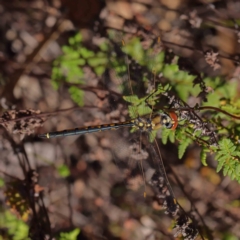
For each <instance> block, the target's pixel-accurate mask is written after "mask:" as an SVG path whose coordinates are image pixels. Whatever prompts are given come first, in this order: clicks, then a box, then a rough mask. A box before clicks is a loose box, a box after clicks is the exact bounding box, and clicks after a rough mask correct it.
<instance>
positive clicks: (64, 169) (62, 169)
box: [57, 164, 70, 178]
mask: <svg viewBox="0 0 240 240" xmlns="http://www.w3.org/2000/svg"><path fill="white" fill-rule="evenodd" d="M57 171H58V174H59V175H60V176H61V177H64V178H65V177H68V176H69V175H70V170H69V168H68V166H66V165H65V164H62V165H60V166H58V167H57Z"/></svg>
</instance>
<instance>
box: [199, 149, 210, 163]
mask: <svg viewBox="0 0 240 240" xmlns="http://www.w3.org/2000/svg"><path fill="white" fill-rule="evenodd" d="M208 151H209V150H208V149H207V148H202V151H201V153H200V159H201V162H202V164H203V165H204V166H207V152H208Z"/></svg>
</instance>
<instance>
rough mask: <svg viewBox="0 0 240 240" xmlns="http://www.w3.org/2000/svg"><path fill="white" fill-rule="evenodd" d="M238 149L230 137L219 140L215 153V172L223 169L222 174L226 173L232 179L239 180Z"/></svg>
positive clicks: (239, 153) (239, 162)
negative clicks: (216, 163)
mask: <svg viewBox="0 0 240 240" xmlns="http://www.w3.org/2000/svg"><path fill="white" fill-rule="evenodd" d="M239 155H240V152H239V149H238V148H237V146H236V145H234V143H233V142H232V141H231V140H230V139H222V140H221V141H219V149H218V150H217V153H216V160H217V161H218V166H217V172H219V171H220V170H222V169H223V175H224V176H226V175H228V176H229V177H230V178H231V179H232V180H234V179H236V180H237V181H238V182H240V171H239V169H240V161H239V160H240V159H239Z"/></svg>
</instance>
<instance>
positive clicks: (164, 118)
mask: <svg viewBox="0 0 240 240" xmlns="http://www.w3.org/2000/svg"><path fill="white" fill-rule="evenodd" d="M161 115H162V125H164V126H165V127H166V128H168V129H171V128H172V127H173V122H172V119H171V118H170V117H169V116H168V115H167V114H165V113H163V114H161Z"/></svg>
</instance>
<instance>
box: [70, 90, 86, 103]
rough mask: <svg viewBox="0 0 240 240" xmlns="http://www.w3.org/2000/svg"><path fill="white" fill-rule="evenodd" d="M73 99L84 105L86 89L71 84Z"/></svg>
mask: <svg viewBox="0 0 240 240" xmlns="http://www.w3.org/2000/svg"><path fill="white" fill-rule="evenodd" d="M68 91H69V93H70V95H71V98H72V100H73V101H74V102H75V103H77V104H78V105H79V106H83V105H84V102H83V97H84V91H83V90H81V89H79V88H78V87H75V86H71V87H70V88H69V89H68Z"/></svg>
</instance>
